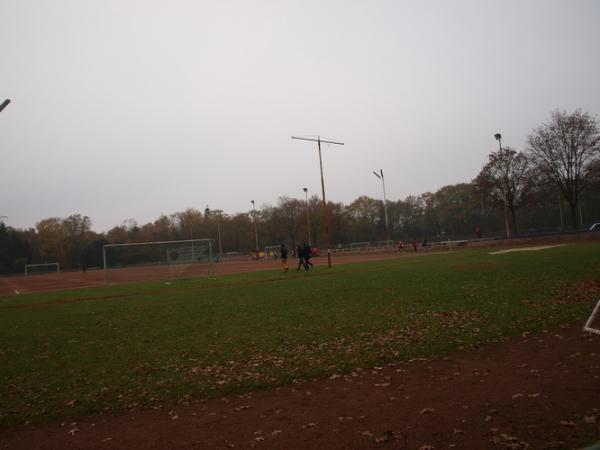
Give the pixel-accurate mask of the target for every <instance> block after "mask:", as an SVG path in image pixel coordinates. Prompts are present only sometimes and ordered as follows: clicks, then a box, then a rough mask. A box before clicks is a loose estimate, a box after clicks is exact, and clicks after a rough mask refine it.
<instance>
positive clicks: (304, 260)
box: [279, 244, 313, 272]
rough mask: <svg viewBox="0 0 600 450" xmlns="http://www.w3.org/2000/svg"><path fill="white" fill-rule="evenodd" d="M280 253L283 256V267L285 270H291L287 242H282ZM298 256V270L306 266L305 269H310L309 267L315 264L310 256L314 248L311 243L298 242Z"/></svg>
mask: <svg viewBox="0 0 600 450" xmlns="http://www.w3.org/2000/svg"><path fill="white" fill-rule="evenodd" d="M279 253H280V257H281V267H282V268H283V271H284V272H287V271H288V270H289V267H288V264H287V258H288V249H287V247H286V246H285V244H281V248H280V250H279ZM296 256H297V257H298V267H297V268H296V270H300V268H301V267H304V270H308V267H309V266H312V265H313V264H312V263H311V262H310V258H312V250H311V248H310V245H308V244H298V245H297V246H296Z"/></svg>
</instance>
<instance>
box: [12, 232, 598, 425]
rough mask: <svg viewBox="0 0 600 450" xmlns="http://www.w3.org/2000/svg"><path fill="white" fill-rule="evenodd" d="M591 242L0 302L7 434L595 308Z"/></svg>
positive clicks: (507, 331) (558, 319) (438, 349)
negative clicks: (588, 286) (19, 427)
mask: <svg viewBox="0 0 600 450" xmlns="http://www.w3.org/2000/svg"><path fill="white" fill-rule="evenodd" d="M589 280H595V281H598V280H600V244H597V243H593V244H572V245H567V246H563V247H556V248H550V249H545V250H542V251H537V252H514V253H506V254H500V255H490V254H489V253H488V250H481V249H478V250H464V251H460V252H451V253H439V254H429V255H426V256H422V257H408V256H406V255H405V256H399V257H398V258H397V259H393V260H385V261H376V262H369V263H360V264H348V265H344V266H335V267H334V268H333V269H332V270H329V269H327V268H325V267H323V268H322V267H317V268H315V269H314V270H311V271H310V272H306V273H305V272H296V271H293V272H290V273H287V274H284V273H281V272H280V271H266V272H258V273H248V274H241V275H231V276H223V277H219V278H218V279H216V280H208V279H206V278H198V279H186V280H179V281H174V282H171V283H170V284H165V283H163V282H152V283H136V284H127V285H118V286H110V287H106V288H90V289H85V290H78V291H73V290H71V291H63V292H52V293H46V294H35V295H26V296H20V297H18V296H15V297H6V298H0V425H9V424H18V423H24V422H25V421H30V422H44V421H49V420H60V419H66V418H69V417H75V416H81V415H86V414H98V413H102V412H106V411H113V412H114V411H122V410H127V409H132V408H136V409H139V408H152V407H159V406H163V405H168V404H169V403H173V402H191V401H194V400H202V399H205V398H209V397H214V396H217V395H224V394H228V393H232V392H243V391H247V390H250V389H254V388H262V387H268V386H274V385H281V384H287V383H291V382H293V381H294V380H299V379H306V378H310V377H319V376H328V375H331V374H333V373H338V374H339V373H343V372H348V371H351V370H352V369H354V368H357V367H372V366H373V365H377V364H385V363H386V362H391V361H397V360H402V359H408V358H414V357H421V356H426V355H431V354H440V353H444V352H447V351H450V350H452V349H455V348H458V347H468V346H472V345H478V344H482V343H485V342H489V341H493V340H497V339H501V338H502V337H504V336H511V335H515V334H518V333H521V332H523V331H533V330H539V329H545V328H551V327H553V326H556V325H558V324H561V323H566V322H571V323H572V322H573V321H578V322H581V325H582V326H583V323H584V322H585V318H586V317H587V316H588V315H589V313H590V312H591V309H592V307H593V304H595V301H597V300H598V299H597V298H595V297H593V296H591V295H590V294H589V293H588V292H586V291H585V290H581V289H578V288H577V287H576V286H578V285H579V283H580V282H583V281H589Z"/></svg>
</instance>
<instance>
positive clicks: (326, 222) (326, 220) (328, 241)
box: [292, 136, 344, 269]
mask: <svg viewBox="0 0 600 450" xmlns="http://www.w3.org/2000/svg"><path fill="white" fill-rule="evenodd" d="M292 139H299V140H301V141H313V142H316V143H317V145H318V148H319V168H320V169H321V191H322V193H323V224H324V225H325V239H326V244H327V265H328V266H329V268H330V269H331V234H330V232H329V213H328V211H327V200H326V199H325V181H324V180H323V159H322V158H321V142H324V143H325V144H335V145H344V143H343V142H334V141H325V140H323V139H321V136H317V139H313V138H305V137H296V136H292Z"/></svg>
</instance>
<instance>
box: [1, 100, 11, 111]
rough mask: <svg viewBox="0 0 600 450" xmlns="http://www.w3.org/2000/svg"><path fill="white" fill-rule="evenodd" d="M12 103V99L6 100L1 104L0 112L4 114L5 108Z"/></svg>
mask: <svg viewBox="0 0 600 450" xmlns="http://www.w3.org/2000/svg"><path fill="white" fill-rule="evenodd" d="M9 103H10V98H7V99H6V100H4V101H3V102H2V103H0V112H2V110H3V109H4V108H6V107H7V106H8V104H9Z"/></svg>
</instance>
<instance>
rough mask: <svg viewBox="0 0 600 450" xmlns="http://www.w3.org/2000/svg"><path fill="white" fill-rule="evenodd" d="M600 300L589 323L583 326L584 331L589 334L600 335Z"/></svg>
mask: <svg viewBox="0 0 600 450" xmlns="http://www.w3.org/2000/svg"><path fill="white" fill-rule="evenodd" d="M597 319H598V320H597ZM599 322H600V300H599V301H598V303H596V307H595V308H594V310H593V311H592V314H590V317H589V318H588V320H587V322H586V323H585V325H584V326H583V331H587V332H588V333H594V334H600V323H599Z"/></svg>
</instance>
